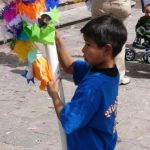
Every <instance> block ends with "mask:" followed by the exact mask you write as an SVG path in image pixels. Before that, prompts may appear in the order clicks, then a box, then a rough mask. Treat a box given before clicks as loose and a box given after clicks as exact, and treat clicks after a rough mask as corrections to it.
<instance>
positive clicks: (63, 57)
mask: <svg viewBox="0 0 150 150" xmlns="http://www.w3.org/2000/svg"><path fill="white" fill-rule="evenodd" d="M55 40H56V48H57V53H58V59H59V62H60V64H61V66H62V68H63V69H64V71H65V72H66V73H69V74H72V73H73V65H72V64H73V59H72V57H71V56H70V55H69V53H68V52H67V50H66V48H65V46H64V43H63V40H62V38H61V37H60V35H59V34H58V33H57V32H56V34H55Z"/></svg>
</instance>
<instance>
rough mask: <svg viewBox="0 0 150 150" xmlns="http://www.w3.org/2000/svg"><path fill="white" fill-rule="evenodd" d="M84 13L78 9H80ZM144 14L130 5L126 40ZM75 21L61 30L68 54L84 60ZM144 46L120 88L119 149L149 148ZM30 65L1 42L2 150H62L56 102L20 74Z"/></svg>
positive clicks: (149, 69)
mask: <svg viewBox="0 0 150 150" xmlns="http://www.w3.org/2000/svg"><path fill="white" fill-rule="evenodd" d="M79 15H80V12H79ZM141 15H142V13H141V10H140V9H138V8H137V9H132V15H131V17H130V18H129V24H128V27H127V28H128V33H129V36H128V41H127V44H128V45H130V44H131V43H132V42H133V40H134V38H135V32H134V26H135V24H136V22H137V19H138V18H139V17H140V16H141ZM83 24H85V22H83V23H79V24H74V25H71V26H68V27H65V28H61V29H59V31H60V32H61V34H62V36H63V38H64V40H65V43H66V47H67V49H68V50H69V53H70V54H71V55H72V56H73V57H74V58H75V59H78V58H79V59H82V57H81V56H82V53H81V51H80V50H81V48H82V46H83V40H82V36H81V34H80V32H79V31H80V28H81V27H82V26H83ZM143 52H144V50H140V51H139V50H137V57H136V60H135V61H133V62H126V66H127V75H128V76H130V77H131V83H130V84H128V85H126V86H120V89H119V107H118V109H119V110H118V122H119V124H118V126H117V128H118V133H119V141H118V143H117V147H116V150H150V116H149V114H150V109H149V106H150V65H149V64H145V63H143V61H142V59H141V58H142V54H143ZM26 67H27V63H26V62H25V63H20V62H19V61H18V59H17V57H16V56H15V55H14V54H12V53H10V50H9V48H8V46H7V44H5V45H1V46H0V150H61V146H60V135H59V129H58V124H57V117H56V115H55V111H54V107H53V104H52V102H51V100H50V98H49V97H48V95H47V93H46V92H45V91H44V92H43V91H40V90H39V88H38V86H39V82H38V81H37V82H36V83H35V85H33V84H29V85H28V84H27V83H26V82H25V79H24V78H23V77H21V75H20V74H21V73H22V71H23V70H24V69H25V68H26ZM63 77H64V80H63V86H64V93H65V98H66V101H69V100H70V99H71V97H72V95H73V93H74V90H75V88H76V87H75V86H74V84H73V82H72V78H71V76H68V75H66V74H64V76H63Z"/></svg>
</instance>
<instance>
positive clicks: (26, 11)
mask: <svg viewBox="0 0 150 150" xmlns="http://www.w3.org/2000/svg"><path fill="white" fill-rule="evenodd" d="M16 7H17V12H18V13H19V14H20V15H26V16H27V17H29V18H30V19H36V18H38V17H39V16H40V13H41V12H43V11H46V6H45V0H36V1H35V2H34V3H30V4H25V3H24V2H22V1H21V2H18V3H17V6H16Z"/></svg>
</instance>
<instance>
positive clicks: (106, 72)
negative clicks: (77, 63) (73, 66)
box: [81, 66, 119, 88]
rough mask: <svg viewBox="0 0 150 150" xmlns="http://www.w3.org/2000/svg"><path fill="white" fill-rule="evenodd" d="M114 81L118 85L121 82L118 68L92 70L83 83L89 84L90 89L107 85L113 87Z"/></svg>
mask: <svg viewBox="0 0 150 150" xmlns="http://www.w3.org/2000/svg"><path fill="white" fill-rule="evenodd" d="M112 81H113V83H114V81H116V84H118V82H119V72H118V69H117V67H116V66H115V67H114V68H110V69H95V68H91V69H90V72H89V73H88V74H87V76H85V78H84V79H83V81H82V82H81V83H83V84H87V86H89V87H90V88H91V87H92V88H101V87H102V86H103V85H104V84H105V83H108V84H110V85H111V83H112Z"/></svg>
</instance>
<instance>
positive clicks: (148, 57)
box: [143, 50, 150, 63]
mask: <svg viewBox="0 0 150 150" xmlns="http://www.w3.org/2000/svg"><path fill="white" fill-rule="evenodd" d="M143 60H144V62H146V63H150V50H149V51H146V52H145V53H144V55H143Z"/></svg>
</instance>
